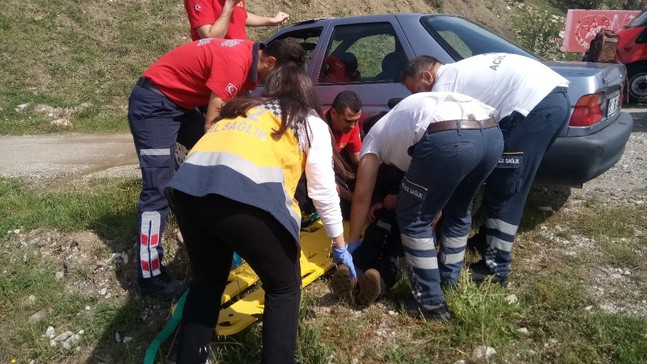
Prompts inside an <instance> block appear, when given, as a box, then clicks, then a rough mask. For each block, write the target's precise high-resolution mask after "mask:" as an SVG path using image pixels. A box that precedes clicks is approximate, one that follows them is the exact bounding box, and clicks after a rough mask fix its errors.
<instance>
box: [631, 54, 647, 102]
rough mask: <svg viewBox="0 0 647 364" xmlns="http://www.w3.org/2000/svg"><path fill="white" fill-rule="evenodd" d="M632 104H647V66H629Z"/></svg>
mask: <svg viewBox="0 0 647 364" xmlns="http://www.w3.org/2000/svg"><path fill="white" fill-rule="evenodd" d="M627 73H628V75H629V76H628V77H629V82H628V83H627V88H628V89H629V100H628V101H629V102H630V103H647V65H645V64H640V65H629V66H628V67H627Z"/></svg>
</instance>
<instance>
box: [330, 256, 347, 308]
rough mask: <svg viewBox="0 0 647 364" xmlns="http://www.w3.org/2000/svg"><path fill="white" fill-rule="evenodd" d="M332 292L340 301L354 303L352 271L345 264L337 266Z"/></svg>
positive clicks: (332, 281)
mask: <svg viewBox="0 0 647 364" xmlns="http://www.w3.org/2000/svg"><path fill="white" fill-rule="evenodd" d="M330 290H331V291H332V293H333V294H334V295H335V296H336V297H337V298H339V300H340V301H342V302H346V303H348V304H351V303H353V282H351V279H350V269H348V267H347V266H345V265H343V264H337V269H336V270H335V274H333V276H332V279H331V280H330Z"/></svg>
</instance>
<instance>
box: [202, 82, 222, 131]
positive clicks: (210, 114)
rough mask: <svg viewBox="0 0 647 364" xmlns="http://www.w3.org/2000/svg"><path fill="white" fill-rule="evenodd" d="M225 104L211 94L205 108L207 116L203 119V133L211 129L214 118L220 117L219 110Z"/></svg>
mask: <svg viewBox="0 0 647 364" xmlns="http://www.w3.org/2000/svg"><path fill="white" fill-rule="evenodd" d="M224 104H225V102H224V101H222V99H221V98H220V97H218V95H216V94H215V93H213V92H212V93H211V96H210V97H209V105H208V106H207V115H205V117H204V131H205V133H206V132H207V131H208V130H209V128H211V125H213V123H214V121H215V120H216V118H217V117H218V116H219V115H220V109H222V106H223V105H224Z"/></svg>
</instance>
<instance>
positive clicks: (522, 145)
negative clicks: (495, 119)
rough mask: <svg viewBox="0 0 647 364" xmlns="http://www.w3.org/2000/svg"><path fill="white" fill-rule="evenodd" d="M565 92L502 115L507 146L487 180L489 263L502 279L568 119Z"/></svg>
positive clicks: (568, 106) (486, 228)
mask: <svg viewBox="0 0 647 364" xmlns="http://www.w3.org/2000/svg"><path fill="white" fill-rule="evenodd" d="M569 111H570V102H569V100H568V97H567V96H566V93H565V92H564V91H558V92H552V93H550V94H548V96H546V97H545V98H544V99H543V100H542V101H541V102H540V103H539V104H537V106H535V108H534V109H532V110H531V111H530V113H528V115H527V116H526V117H524V116H523V115H521V114H519V113H517V112H513V113H512V114H511V115H509V116H507V117H505V118H503V119H501V121H500V122H499V126H500V127H501V131H502V132H503V139H504V140H505V149H504V151H503V156H502V158H501V160H500V161H499V163H498V164H497V166H496V168H495V169H494V171H492V173H491V174H490V176H489V177H488V179H487V180H486V182H485V195H484V197H485V201H484V202H485V203H484V204H485V207H486V216H487V219H486V222H485V234H486V250H485V252H481V254H483V255H484V256H483V258H484V261H485V263H486V264H487V266H488V267H489V268H490V269H492V270H493V272H494V273H495V274H496V275H498V276H501V277H507V276H508V274H509V273H510V262H511V261H512V257H511V251H512V243H513V242H514V237H515V235H516V234H517V229H518V228H519V223H520V222H521V217H522V215H523V209H524V206H525V204H526V199H527V197H528V193H529V192H530V188H531V186H532V182H533V180H534V179H535V174H536V173H537V170H538V169H539V165H540V164H541V160H542V159H543V158H544V154H546V151H547V150H548V148H550V146H551V145H552V144H553V142H554V141H555V139H556V138H557V136H558V135H559V134H560V132H561V131H562V129H563V128H564V127H565V126H566V123H567V122H568V118H569V115H570V113H569Z"/></svg>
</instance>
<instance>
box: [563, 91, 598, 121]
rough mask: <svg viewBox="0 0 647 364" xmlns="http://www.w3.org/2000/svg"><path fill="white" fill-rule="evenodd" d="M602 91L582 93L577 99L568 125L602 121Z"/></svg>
mask: <svg viewBox="0 0 647 364" xmlns="http://www.w3.org/2000/svg"><path fill="white" fill-rule="evenodd" d="M603 96H604V93H603V92H600V93H597V94H592V95H584V96H582V97H580V99H579V100H577V103H576V104H575V109H574V110H573V114H572V115H571V121H570V122H569V123H568V125H569V126H590V125H593V124H595V123H599V122H600V121H602V115H603V114H602V98H603Z"/></svg>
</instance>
